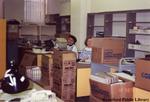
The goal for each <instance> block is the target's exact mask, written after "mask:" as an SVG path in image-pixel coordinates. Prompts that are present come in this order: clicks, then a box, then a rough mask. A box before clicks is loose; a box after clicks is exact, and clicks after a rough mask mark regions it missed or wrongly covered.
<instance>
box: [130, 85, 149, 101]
mask: <svg viewBox="0 0 150 102" xmlns="http://www.w3.org/2000/svg"><path fill="white" fill-rule="evenodd" d="M133 99H134V102H149V101H150V92H149V91H146V90H142V89H140V88H137V87H133Z"/></svg>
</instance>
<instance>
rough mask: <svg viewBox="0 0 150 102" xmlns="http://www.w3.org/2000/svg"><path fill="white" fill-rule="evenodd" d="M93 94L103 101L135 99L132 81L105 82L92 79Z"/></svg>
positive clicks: (118, 101)
mask: <svg viewBox="0 0 150 102" xmlns="http://www.w3.org/2000/svg"><path fill="white" fill-rule="evenodd" d="M90 85H91V94H92V95H93V96H94V97H96V98H97V99H100V100H103V102H122V101H132V100H133V98H132V97H133V83H132V82H130V81H127V82H119V83H114V84H104V83H101V82H99V81H95V80H92V79H90Z"/></svg>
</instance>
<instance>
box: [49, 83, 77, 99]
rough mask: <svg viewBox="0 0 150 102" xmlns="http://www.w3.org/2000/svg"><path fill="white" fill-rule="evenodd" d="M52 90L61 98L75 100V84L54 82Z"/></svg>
mask: <svg viewBox="0 0 150 102" xmlns="http://www.w3.org/2000/svg"><path fill="white" fill-rule="evenodd" d="M52 91H53V92H55V93H56V95H57V97H59V98H61V99H63V100H75V84H63V83H57V82H54V83H53V88H52Z"/></svg>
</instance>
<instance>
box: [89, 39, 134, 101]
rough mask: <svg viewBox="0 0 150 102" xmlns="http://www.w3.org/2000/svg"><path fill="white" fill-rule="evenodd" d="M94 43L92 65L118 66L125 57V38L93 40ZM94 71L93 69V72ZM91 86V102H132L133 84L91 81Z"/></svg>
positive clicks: (127, 82)
mask: <svg viewBox="0 0 150 102" xmlns="http://www.w3.org/2000/svg"><path fill="white" fill-rule="evenodd" d="M92 42H93V44H92V63H97V64H99V65H101V64H111V65H113V64H118V63H119V60H120V59H121V58H122V57H123V54H124V46H125V39H124V38H112V37H109V38H93V40H92ZM93 69H94V68H93V67H92V70H93ZM92 74H93V73H92ZM94 74H95V73H94ZM90 85H91V96H90V102H122V101H132V96H133V91H132V89H133V83H132V82H129V81H125V82H124V81H122V82H118V83H112V84H106V83H102V82H100V81H98V80H93V79H90Z"/></svg>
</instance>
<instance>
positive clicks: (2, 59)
mask: <svg viewBox="0 0 150 102" xmlns="http://www.w3.org/2000/svg"><path fill="white" fill-rule="evenodd" d="M5 70H6V21H5V20H2V19H0V79H2V77H3V75H4V72H5Z"/></svg>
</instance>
